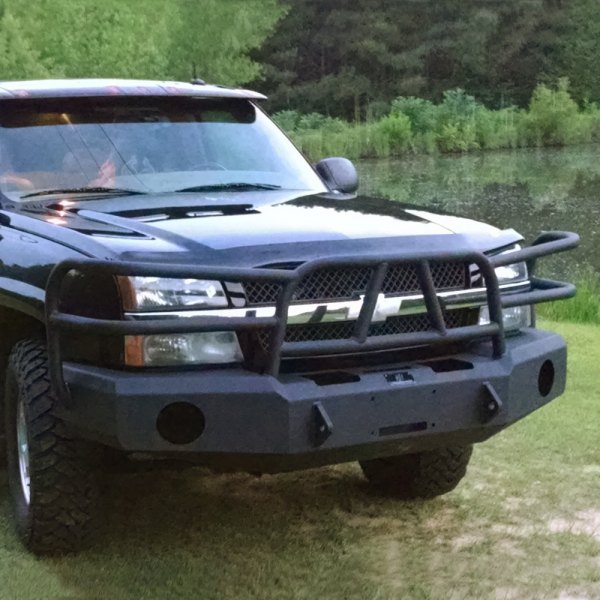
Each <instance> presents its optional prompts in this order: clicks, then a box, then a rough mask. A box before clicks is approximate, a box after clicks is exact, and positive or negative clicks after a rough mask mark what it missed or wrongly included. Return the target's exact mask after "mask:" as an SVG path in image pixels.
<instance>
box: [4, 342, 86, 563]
mask: <svg viewBox="0 0 600 600" xmlns="http://www.w3.org/2000/svg"><path fill="white" fill-rule="evenodd" d="M4 409H5V414H4V424H5V431H6V450H7V464H8V482H9V488H10V498H11V504H12V508H13V513H14V516H15V520H16V526H17V532H18V534H19V537H20V539H21V541H22V542H23V544H24V545H25V546H26V547H27V548H28V549H29V550H31V551H32V552H34V553H36V554H65V553H69V552H73V551H76V550H79V549H81V548H82V547H84V546H85V544H86V542H87V541H88V539H89V536H90V533H91V531H92V526H93V522H94V512H95V508H96V498H97V485H96V477H95V475H96V472H95V471H96V469H95V466H96V464H95V462H96V461H95V454H96V453H95V451H94V448H93V447H92V446H91V445H90V444H87V443H85V442H82V441H80V440H77V439H75V438H73V437H72V436H71V435H70V433H69V431H68V429H67V427H66V425H65V424H64V423H63V421H62V420H60V419H59V418H58V417H57V416H56V410H57V401H56V398H55V397H54V394H53V393H52V390H51V386H50V378H49V373H48V360H47V353H46V348H45V346H44V344H43V342H41V341H38V340H23V341H21V342H18V343H17V344H16V345H15V347H14V348H13V350H12V352H11V354H10V356H9V359H8V366H7V369H6V377H5V389H4Z"/></svg>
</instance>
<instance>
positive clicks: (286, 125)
mask: <svg viewBox="0 0 600 600" xmlns="http://www.w3.org/2000/svg"><path fill="white" fill-rule="evenodd" d="M272 116H273V120H274V121H275V123H277V125H279V127H281V129H283V130H284V131H286V132H287V133H291V132H292V131H295V130H296V129H297V128H298V123H300V118H301V117H302V115H301V114H300V113H299V112H298V111H297V110H282V111H280V112H278V113H275V114H274V115H272Z"/></svg>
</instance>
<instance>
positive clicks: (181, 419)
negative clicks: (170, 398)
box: [156, 402, 205, 445]
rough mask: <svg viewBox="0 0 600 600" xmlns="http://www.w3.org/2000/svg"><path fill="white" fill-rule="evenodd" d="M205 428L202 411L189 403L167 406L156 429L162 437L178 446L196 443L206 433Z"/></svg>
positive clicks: (157, 422)
mask: <svg viewBox="0 0 600 600" xmlns="http://www.w3.org/2000/svg"><path fill="white" fill-rule="evenodd" d="M204 426H205V420H204V414H203V413H202V411H201V410H200V409H199V408H198V407H196V406H194V405H193V404H189V403H187V402H175V403H174V404H169V405H168V406H165V408H163V409H162V410H161V411H160V414H159V415H158V418H157V419H156V429H157V430H158V433H159V434H160V436H161V437H162V438H163V439H164V440H166V441H167V442H170V443H171V444H177V445H183V444H191V443H192V442H195V441H196V440H197V439H198V438H199V437H200V436H201V435H202V433H203V432H204Z"/></svg>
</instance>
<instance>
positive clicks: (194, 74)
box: [191, 63, 206, 85]
mask: <svg viewBox="0 0 600 600" xmlns="http://www.w3.org/2000/svg"><path fill="white" fill-rule="evenodd" d="M191 83H192V85H206V81H204V79H200V78H199V77H198V70H197V69H196V63H192V81H191Z"/></svg>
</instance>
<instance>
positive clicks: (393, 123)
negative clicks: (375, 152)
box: [378, 113, 412, 153]
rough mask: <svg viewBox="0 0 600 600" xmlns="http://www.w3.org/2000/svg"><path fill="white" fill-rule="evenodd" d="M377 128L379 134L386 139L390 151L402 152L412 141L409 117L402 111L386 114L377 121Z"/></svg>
mask: <svg viewBox="0 0 600 600" xmlns="http://www.w3.org/2000/svg"><path fill="white" fill-rule="evenodd" d="M378 130H379V133H380V135H382V136H383V137H384V138H386V139H387V142H388V145H389V148H390V151H391V152H393V153H395V152H400V153H401V152H404V151H406V150H407V149H408V148H409V147H410V145H411V141H412V129H411V124H410V119H409V118H408V117H407V116H406V115H405V114H403V113H396V114H391V115H388V116H387V117H384V118H383V119H381V121H379V123H378Z"/></svg>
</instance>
